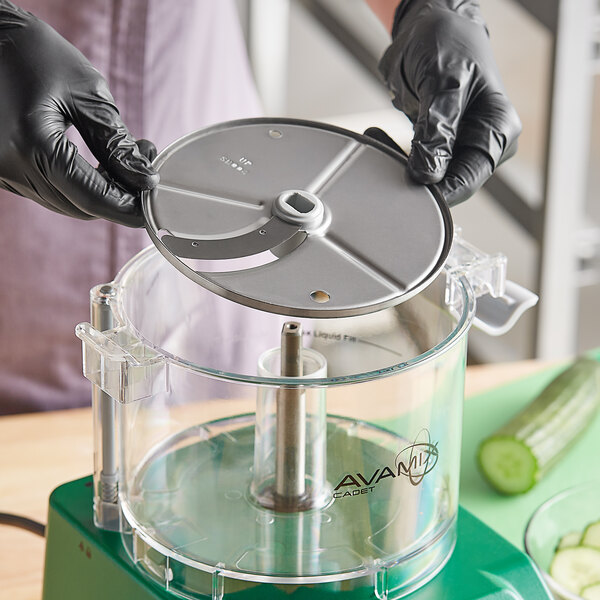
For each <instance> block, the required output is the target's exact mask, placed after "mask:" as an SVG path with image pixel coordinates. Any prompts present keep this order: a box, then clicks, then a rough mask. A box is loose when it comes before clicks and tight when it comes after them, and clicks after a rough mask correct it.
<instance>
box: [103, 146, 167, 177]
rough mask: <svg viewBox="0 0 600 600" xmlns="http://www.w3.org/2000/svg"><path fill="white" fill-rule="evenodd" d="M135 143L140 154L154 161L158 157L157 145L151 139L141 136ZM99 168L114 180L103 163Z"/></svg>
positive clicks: (104, 175)
mask: <svg viewBox="0 0 600 600" xmlns="http://www.w3.org/2000/svg"><path fill="white" fill-rule="evenodd" d="M135 143H136V144H137V147H138V150H139V151H140V154H142V155H143V156H145V157H146V158H147V159H148V160H149V161H150V162H152V161H153V160H154V159H155V158H156V156H157V154H158V151H157V150H156V146H155V145H154V144H153V143H152V142H151V141H150V140H146V139H143V138H141V139H139V140H136V141H135ZM97 169H98V172H99V173H100V174H101V175H102V176H103V177H107V178H108V179H110V180H111V181H113V179H112V177H111V176H110V173H109V172H108V171H107V170H106V169H105V168H104V167H103V166H102V164H98V167H97Z"/></svg>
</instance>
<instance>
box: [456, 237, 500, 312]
mask: <svg viewBox="0 0 600 600" xmlns="http://www.w3.org/2000/svg"><path fill="white" fill-rule="evenodd" d="M461 234H462V230H461V229H460V227H457V228H456V229H455V231H454V240H453V241H452V249H451V250H450V254H449V255H448V260H447V261H446V265H445V266H444V269H445V271H446V276H447V278H446V304H447V305H449V306H455V305H456V303H457V302H459V298H460V293H459V290H458V285H459V280H460V278H461V277H466V278H467V280H468V282H469V283H470V284H471V287H472V288H473V292H474V293H475V297H476V298H479V297H480V296H484V295H490V296H492V297H493V298H499V297H500V296H502V295H503V294H504V289H505V286H506V262H507V261H506V256H504V254H486V253H485V252H482V251H481V250H479V249H478V248H476V247H475V246H473V245H472V244H469V242H467V241H465V240H464V239H463V238H462V235H461Z"/></svg>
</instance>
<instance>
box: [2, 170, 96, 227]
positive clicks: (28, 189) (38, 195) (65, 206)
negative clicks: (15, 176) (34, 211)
mask: <svg viewBox="0 0 600 600" xmlns="http://www.w3.org/2000/svg"><path fill="white" fill-rule="evenodd" d="M26 181H27V185H20V184H17V183H14V184H12V185H11V184H10V183H8V182H7V181H5V180H2V179H0V188H1V189H3V190H6V191H8V192H11V193H13V194H16V195H17V196H23V197H24V198H30V199H31V200H33V201H34V202H36V203H37V204H39V205H40V206H43V207H44V208H46V209H48V210H51V211H53V212H55V213H58V214H60V215H64V216H67V217H73V218H75V219H84V220H89V219H92V218H93V217H92V216H91V215H88V214H87V213H84V212H83V211H81V210H79V209H78V208H77V207H75V206H73V205H72V204H71V203H70V202H69V201H68V200H67V198H65V197H64V196H63V195H62V194H61V193H60V192H59V191H58V190H57V189H56V188H55V187H54V186H53V185H51V184H50V183H49V182H48V181H46V180H43V179H41V180H39V181H36V182H35V183H34V182H33V178H32V177H26Z"/></svg>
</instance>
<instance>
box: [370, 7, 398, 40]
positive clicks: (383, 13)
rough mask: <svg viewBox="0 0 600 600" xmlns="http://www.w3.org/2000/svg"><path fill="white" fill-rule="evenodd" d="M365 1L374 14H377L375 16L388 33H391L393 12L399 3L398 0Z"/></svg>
mask: <svg viewBox="0 0 600 600" xmlns="http://www.w3.org/2000/svg"><path fill="white" fill-rule="evenodd" d="M366 2H367V4H368V5H369V7H370V8H371V10H372V11H373V12H374V13H375V15H377V18H378V19H379V20H380V21H381V22H382V23H383V25H384V27H385V28H386V29H387V31H388V33H392V26H393V25H394V14H395V13H396V9H397V8H398V5H399V4H400V3H399V2H398V0H366Z"/></svg>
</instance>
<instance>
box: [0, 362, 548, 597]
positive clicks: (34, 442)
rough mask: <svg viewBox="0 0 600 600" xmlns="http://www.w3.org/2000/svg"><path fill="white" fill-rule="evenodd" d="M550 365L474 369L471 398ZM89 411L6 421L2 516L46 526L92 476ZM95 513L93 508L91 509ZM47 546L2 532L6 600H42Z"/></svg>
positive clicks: (1, 592) (0, 436)
mask: <svg viewBox="0 0 600 600" xmlns="http://www.w3.org/2000/svg"><path fill="white" fill-rule="evenodd" d="M545 366H548V363H542V362H538V361H523V362H518V363H505V364H496V365H485V366H476V367H469V368H468V369H467V377H466V396H467V397H469V396H472V395H475V394H477V393H479V392H483V391H484V390H486V389H489V388H492V387H495V386H498V385H502V384H504V383H507V382H509V381H512V380H515V379H518V378H520V377H524V376H526V375H529V374H531V373H534V372H536V371H538V370H540V369H542V368H543V367H545ZM92 464H93V456H92V416H91V410H90V409H89V408H85V409H77V410H68V411H57V412H51V413H35V414H28V415H15V416H7V417H0V512H9V513H17V514H20V515H24V516H27V517H31V518H33V519H36V520H38V521H42V522H46V512H47V503H48V496H49V495H50V492H51V491H52V490H53V489H54V488H55V487H57V486H58V485H60V484H62V483H64V482H66V481H70V480H72V479H77V478H79V477H83V476H85V475H88V474H89V473H91V471H92ZM90 509H91V507H90ZM43 563H44V540H43V538H41V537H38V536H36V535H33V534H31V533H29V532H27V531H24V530H22V529H16V528H14V527H3V526H0V581H1V582H2V585H1V586H0V600H40V598H41V594H42V592H41V590H42V573H43Z"/></svg>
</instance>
